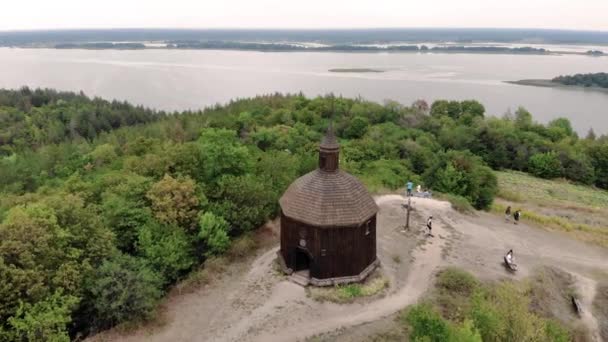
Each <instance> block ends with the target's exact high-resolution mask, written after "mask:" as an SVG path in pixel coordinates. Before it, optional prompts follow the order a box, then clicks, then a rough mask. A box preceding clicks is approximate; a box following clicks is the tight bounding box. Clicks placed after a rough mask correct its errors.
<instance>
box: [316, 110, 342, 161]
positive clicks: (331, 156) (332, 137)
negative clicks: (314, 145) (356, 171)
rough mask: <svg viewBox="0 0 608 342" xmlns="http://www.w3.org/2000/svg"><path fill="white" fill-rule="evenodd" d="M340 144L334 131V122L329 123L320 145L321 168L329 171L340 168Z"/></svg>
mask: <svg viewBox="0 0 608 342" xmlns="http://www.w3.org/2000/svg"><path fill="white" fill-rule="evenodd" d="M339 154H340V145H339V144H338V138H336V134H335V133H334V128H333V123H332V122H330V123H329V127H328V128H327V132H326V133H325V136H324V137H323V140H322V141H321V145H319V169H321V170H323V171H327V172H334V171H337V170H338V166H339V163H340V158H339Z"/></svg>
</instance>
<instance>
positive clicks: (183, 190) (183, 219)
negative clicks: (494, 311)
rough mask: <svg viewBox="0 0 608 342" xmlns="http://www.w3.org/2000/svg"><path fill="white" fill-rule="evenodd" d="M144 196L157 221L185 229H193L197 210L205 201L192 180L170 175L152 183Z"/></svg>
mask: <svg viewBox="0 0 608 342" xmlns="http://www.w3.org/2000/svg"><path fill="white" fill-rule="evenodd" d="M146 197H147V198H148V200H150V203H151V207H152V212H153V214H154V217H156V219H157V220H158V221H160V222H162V223H164V224H167V225H175V226H179V227H183V228H184V229H187V230H193V229H195V227H196V220H197V216H198V211H199V210H200V208H201V206H202V205H204V204H205V203H206V198H205V196H204V195H203V194H202V193H201V192H200V191H199V190H198V187H197V185H196V183H195V182H194V180H192V179H191V178H189V177H182V178H177V179H176V178H173V177H171V176H170V175H165V177H163V179H161V180H160V181H158V182H156V183H154V184H153V185H152V187H151V188H150V190H149V191H148V193H147V194H146Z"/></svg>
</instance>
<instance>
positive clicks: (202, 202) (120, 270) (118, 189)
mask: <svg viewBox="0 0 608 342" xmlns="http://www.w3.org/2000/svg"><path fill="white" fill-rule="evenodd" d="M485 114H486V113H485V109H484V107H483V105H482V104H480V103H479V102H477V101H474V100H468V101H462V102H459V101H436V102H434V103H433V104H432V105H431V106H429V105H428V104H427V103H426V102H424V101H417V102H415V103H414V104H412V105H411V106H404V105H401V104H399V103H395V102H386V103H384V104H378V103H373V102H368V101H365V100H362V99H346V98H336V97H334V96H325V97H317V98H306V97H304V96H303V95H299V94H295V95H281V94H274V95H268V96H260V97H256V98H252V99H242V100H238V101H233V102H230V103H228V104H226V105H223V106H215V107H212V108H207V109H205V110H204V111H200V112H183V113H174V114H172V115H167V114H166V113H162V112H155V111H152V110H148V109H144V108H141V107H134V106H131V105H129V104H126V103H122V102H108V101H105V100H101V99H89V98H87V97H86V96H84V95H83V94H74V93H60V92H56V91H52V90H31V89H27V88H23V89H21V90H17V91H12V90H3V91H0V122H1V123H2V125H0V151H1V152H0V279H2V284H0V341H5V340H6V341H27V340H48V341H67V340H69V339H70V338H72V339H73V338H76V337H77V336H83V335H87V334H90V333H94V332H96V331H99V330H101V329H106V328H108V327H111V326H114V325H117V324H120V323H122V322H126V321H135V320H141V319H146V318H149V317H150V316H151V315H152V314H153V312H154V308H155V306H156V304H157V302H158V300H159V299H160V298H161V297H162V295H163V293H165V292H166V291H167V290H168V289H170V288H171V286H172V284H175V282H176V281H178V280H180V279H182V278H183V277H185V276H186V275H187V274H188V273H189V272H190V271H191V270H193V269H195V268H197V267H199V266H200V265H201V264H203V263H204V262H205V260H206V259H208V258H210V257H212V256H214V255H219V254H222V253H224V252H225V251H226V250H227V249H228V248H229V247H230V245H231V243H232V241H234V239H235V238H236V237H238V236H240V235H243V234H247V232H250V231H252V230H253V229H255V228H256V227H258V226H260V225H261V224H263V223H264V222H265V221H267V220H268V219H269V218H272V217H274V216H275V215H276V214H277V210H278V207H277V200H278V198H279V197H280V195H281V194H282V193H283V191H284V190H285V189H286V187H287V186H288V185H289V184H290V183H291V182H292V181H293V180H294V179H296V178H297V177H298V176H300V175H303V174H304V173H306V172H308V171H310V170H313V169H314V168H315V167H316V165H317V158H318V156H317V153H316V151H317V148H318V143H319V141H320V139H321V136H322V134H323V132H324V131H325V130H326V129H327V127H328V125H329V122H330V121H332V122H333V126H334V127H335V130H336V133H337V134H338V136H339V138H340V142H341V146H342V149H341V160H342V161H341V165H342V167H343V168H345V169H346V170H348V171H349V172H351V173H353V174H355V175H357V176H358V177H360V179H361V180H362V181H363V182H364V183H365V184H366V185H367V186H368V187H369V188H370V190H371V191H377V190H380V189H393V190H394V189H398V188H401V187H403V184H404V183H405V182H406V181H407V180H408V179H411V180H413V181H414V182H415V183H421V184H423V186H424V187H428V188H430V189H432V190H433V191H437V192H443V193H449V194H452V196H455V197H456V198H459V199H461V200H463V201H468V202H470V203H471V204H472V205H473V206H474V207H476V208H478V209H486V208H488V207H489V206H490V205H491V203H492V200H493V198H494V196H495V194H496V191H497V182H496V177H495V175H494V173H493V171H492V169H514V170H521V171H526V172H530V173H532V174H534V175H537V176H539V177H545V178H555V177H564V178H567V179H570V180H572V181H573V182H578V183H582V184H588V185H595V186H598V187H601V188H608V138H607V137H605V136H602V137H596V136H595V134H594V133H593V132H592V131H590V132H589V134H588V135H587V137H585V138H584V139H583V138H579V137H578V136H577V134H576V133H575V132H574V130H573V129H572V127H571V125H570V122H569V121H568V120H567V119H556V120H554V121H552V122H550V123H549V124H547V125H542V124H539V123H536V122H534V121H533V119H532V115H531V114H530V113H529V112H527V111H526V110H525V109H523V108H520V109H518V110H517V111H516V112H515V113H513V114H507V115H505V116H504V117H502V118H496V117H490V116H486V115H485ZM523 195H524V196H525V194H523Z"/></svg>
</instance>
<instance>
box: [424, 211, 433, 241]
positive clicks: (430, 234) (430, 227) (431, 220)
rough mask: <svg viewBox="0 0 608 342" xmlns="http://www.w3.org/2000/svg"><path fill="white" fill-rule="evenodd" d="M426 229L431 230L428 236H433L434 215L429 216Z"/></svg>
mask: <svg viewBox="0 0 608 342" xmlns="http://www.w3.org/2000/svg"><path fill="white" fill-rule="evenodd" d="M426 228H427V229H428V230H429V231H428V233H427V235H428V236H433V215H431V216H429V218H428V219H427V220H426Z"/></svg>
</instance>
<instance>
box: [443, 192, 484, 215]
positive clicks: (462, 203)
mask: <svg viewBox="0 0 608 342" xmlns="http://www.w3.org/2000/svg"><path fill="white" fill-rule="evenodd" d="M433 196H435V197H436V198H438V199H441V200H444V201H448V202H450V204H451V205H452V209H454V210H456V211H458V212H459V213H463V214H472V213H474V212H475V208H473V206H472V205H471V203H470V202H469V200H467V199H466V198H464V197H462V196H456V195H452V194H443V193H437V192H435V193H433Z"/></svg>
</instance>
